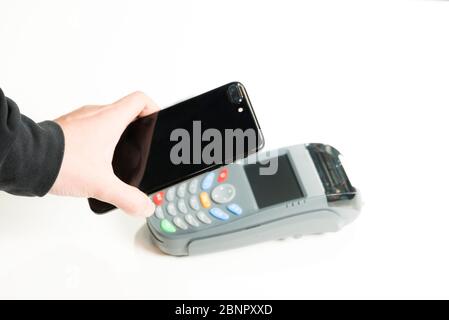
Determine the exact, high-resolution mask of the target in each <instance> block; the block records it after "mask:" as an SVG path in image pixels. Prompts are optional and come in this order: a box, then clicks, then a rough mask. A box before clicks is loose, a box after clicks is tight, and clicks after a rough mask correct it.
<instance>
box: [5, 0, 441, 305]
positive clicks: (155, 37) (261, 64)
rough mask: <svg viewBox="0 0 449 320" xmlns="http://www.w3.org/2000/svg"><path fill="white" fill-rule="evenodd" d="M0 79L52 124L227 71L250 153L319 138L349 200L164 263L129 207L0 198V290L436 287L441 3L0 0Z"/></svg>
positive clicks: (337, 292)
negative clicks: (306, 226)
mask: <svg viewBox="0 0 449 320" xmlns="http://www.w3.org/2000/svg"><path fill="white" fill-rule="evenodd" d="M0 15H1V18H0V39H1V43H0V86H1V87H2V89H3V90H4V91H5V93H6V94H7V95H8V96H10V97H12V98H14V99H15V100H16V102H17V103H18V104H19V105H20V107H21V110H22V112H23V113H24V114H26V115H28V116H30V117H32V118H33V119H35V120H36V121H40V120H44V119H52V118H54V117H56V116H58V115H60V114H63V113H65V112H68V111H70V110H71V109H73V108H75V107H79V106H81V105H84V104H89V103H96V104H100V103H108V102H112V101H114V100H116V99H117V98H119V97H121V96H123V95H125V94H127V93H129V92H131V91H134V90H143V91H145V92H146V93H147V94H148V95H150V96H152V97H153V98H154V100H155V101H157V102H158V103H159V104H160V105H161V106H163V107H165V106H169V105H170V104H171V103H173V102H175V101H178V100H181V99H183V98H186V97H189V96H192V95H195V94H199V93H202V92H204V91H207V90H209V89H212V88H215V87H217V86H219V85H222V84H224V83H227V82H229V81H233V80H238V81H241V82H242V83H244V84H245V86H246V87H247V90H248V92H249V94H250V96H251V99H252V102H253V105H254V108H255V110H256V113H257V115H258V118H259V121H260V124H261V126H262V130H263V132H264V134H265V137H266V142H267V146H266V148H267V149H269V148H275V147H281V146H287V145H291V144H297V143H305V142H324V143H328V144H331V145H334V146H335V147H337V148H338V149H339V150H340V151H342V153H343V154H344V156H345V159H344V160H345V162H344V163H345V165H346V167H347V169H348V170H347V171H348V174H349V175H350V177H351V179H352V182H353V184H354V185H355V186H356V187H358V188H359V189H360V190H361V191H362V194H363V196H364V202H365V205H364V208H363V211H362V214H361V216H360V217H359V219H358V220H356V221H355V222H354V223H353V224H351V225H350V226H348V227H347V228H345V229H343V230H342V231H340V232H338V233H335V234H326V235H322V236H313V237H305V238H302V239H300V240H294V239H289V240H285V241H273V242H268V243H264V244H260V245H254V246H251V247H246V248H241V249H235V250H231V251H226V252H220V253H214V254H209V255H204V256H197V257H188V258H173V257H169V256H164V255H162V254H160V253H159V252H158V251H157V250H156V249H154V248H153V247H152V246H151V245H150V244H149V241H148V232H147V230H146V228H145V227H144V221H143V220H138V219H137V220H136V219H133V218H130V217H128V216H125V215H124V214H122V213H120V212H115V213H113V214H108V215H106V216H96V215H94V214H93V213H91V212H90V210H89V209H88V206H87V203H86V200H84V199H72V198H57V197H52V196H48V197H45V198H42V199H40V198H20V197H12V196H9V195H7V194H5V193H0V297H2V298H19V297H20V298H162V299H165V298H212V299H215V298H449V289H448V287H449V273H448V270H449V256H448V245H449V232H448V228H449V212H448V211H449V210H448V207H447V200H446V199H447V197H448V196H447V189H448V186H449V184H448V181H449V180H448V178H449V177H448V173H447V168H448V161H449V151H448V142H447V138H448V128H447V115H448V113H447V108H448V105H449V90H448V89H449V41H448V36H449V18H448V17H449V3H447V2H444V1H396V0H394V1H393V0H388V1H384V0H376V1H360V0H354V1H346V0H339V1H335V0H330V1H222V2H213V1H159V2H157V3H156V2H154V3H153V2H150V1H130V0H127V1H111V0H108V1H84V0H83V1H80V0H72V1H56V0H54V1H35V0H29V1H23V0H21V1H17V0H2V1H1V3H0Z"/></svg>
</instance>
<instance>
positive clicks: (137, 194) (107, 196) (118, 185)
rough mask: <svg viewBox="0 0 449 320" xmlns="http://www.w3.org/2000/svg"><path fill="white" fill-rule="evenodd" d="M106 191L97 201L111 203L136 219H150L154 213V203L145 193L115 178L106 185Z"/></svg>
mask: <svg viewBox="0 0 449 320" xmlns="http://www.w3.org/2000/svg"><path fill="white" fill-rule="evenodd" d="M107 190H108V191H107V192H104V193H102V194H101V195H100V197H98V198H99V200H101V201H105V202H108V203H111V204H113V205H114V206H116V207H117V208H120V209H122V210H123V211H125V212H126V213H128V214H130V215H133V216H137V217H150V216H151V215H152V214H153V213H154V210H155V206H154V203H153V201H151V200H150V198H149V197H148V196H147V195H146V194H145V193H143V192H142V191H140V190H139V189H137V188H136V187H133V186H130V185H128V184H126V183H124V182H123V181H122V180H120V179H119V178H117V177H116V176H114V177H112V178H111V181H110V182H109V183H107Z"/></svg>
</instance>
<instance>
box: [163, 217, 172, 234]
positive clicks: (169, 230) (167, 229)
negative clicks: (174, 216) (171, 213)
mask: <svg viewBox="0 0 449 320" xmlns="http://www.w3.org/2000/svg"><path fill="white" fill-rule="evenodd" d="M161 229H162V231H164V232H167V233H175V232H176V228H175V226H174V225H173V224H172V223H171V222H170V221H168V220H167V219H164V220H162V221H161Z"/></svg>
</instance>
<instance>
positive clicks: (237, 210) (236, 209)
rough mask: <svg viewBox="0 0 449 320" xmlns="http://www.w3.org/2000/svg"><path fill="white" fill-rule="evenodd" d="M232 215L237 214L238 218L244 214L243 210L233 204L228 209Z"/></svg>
mask: <svg viewBox="0 0 449 320" xmlns="http://www.w3.org/2000/svg"><path fill="white" fill-rule="evenodd" d="M226 208H227V209H228V210H229V211H230V212H231V213H233V214H235V215H236V216H239V215H241V214H242V213H243V210H242V208H240V206H239V205H238V204H235V203H232V204H230V205H229V206H227V207H226Z"/></svg>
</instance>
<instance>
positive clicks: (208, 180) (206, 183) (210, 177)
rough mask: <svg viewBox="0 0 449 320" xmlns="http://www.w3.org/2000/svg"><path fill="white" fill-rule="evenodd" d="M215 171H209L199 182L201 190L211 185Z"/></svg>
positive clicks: (207, 188)
mask: <svg viewBox="0 0 449 320" xmlns="http://www.w3.org/2000/svg"><path fill="white" fill-rule="evenodd" d="M214 178H215V173H213V172H211V173H209V174H208V175H207V176H206V177H205V178H204V179H203V182H202V183H201V189H203V190H209V189H210V188H211V187H212V184H213V183H214Z"/></svg>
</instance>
